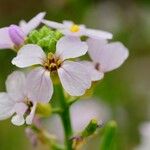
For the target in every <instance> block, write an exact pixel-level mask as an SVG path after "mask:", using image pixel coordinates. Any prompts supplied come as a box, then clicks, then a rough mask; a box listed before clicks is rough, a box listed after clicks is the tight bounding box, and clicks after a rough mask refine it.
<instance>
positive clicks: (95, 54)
mask: <svg viewBox="0 0 150 150" xmlns="http://www.w3.org/2000/svg"><path fill="white" fill-rule="evenodd" d="M107 43H108V42H107V40H95V39H92V38H88V40H87V44H88V53H89V55H90V57H91V59H92V61H93V62H99V55H100V54H99V53H100V49H103V47H104V46H105V45H106V44H107Z"/></svg>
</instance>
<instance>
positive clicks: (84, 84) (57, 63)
mask: <svg viewBox="0 0 150 150" xmlns="http://www.w3.org/2000/svg"><path fill="white" fill-rule="evenodd" d="M87 49H88V46H87V44H86V43H85V42H81V41H80V39H78V38H75V37H62V38H61V39H60V40H59V41H58V42H57V44H56V52H55V54H52V53H49V54H48V56H46V54H45V53H44V51H43V50H42V48H41V47H39V46H38V45H33V44H28V45H25V46H23V47H22V48H21V49H20V50H19V52H18V53H17V56H16V57H15V58H14V59H13V60H12V63H13V64H14V65H16V66H18V67H21V68H24V67H28V66H32V65H37V64H39V65H41V66H40V67H37V68H35V69H34V70H32V71H31V72H30V73H29V80H30V86H29V87H28V89H29V90H30V89H31V90H32V93H31V94H32V95H30V96H31V97H33V98H34V97H35V94H34V93H41V95H42V93H43V97H44V96H45V99H46V97H48V96H47V94H46V93H50V95H52V93H53V86H52V81H51V78H50V73H53V72H57V73H58V76H59V78H60V81H61V83H62V86H63V87H64V89H65V90H66V92H68V93H69V94H70V95H72V96H80V95H83V94H84V92H85V90H86V89H88V88H89V87H90V85H91V78H90V77H89V75H88V72H87V69H86V67H85V66H84V65H82V64H81V63H80V62H74V61H69V60H68V59H69V58H76V57H79V56H82V55H84V54H85V53H86V52H87Z"/></svg>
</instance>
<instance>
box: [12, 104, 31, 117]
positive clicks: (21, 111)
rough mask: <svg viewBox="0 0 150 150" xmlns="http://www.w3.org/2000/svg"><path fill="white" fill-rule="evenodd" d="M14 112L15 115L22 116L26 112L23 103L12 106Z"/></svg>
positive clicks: (25, 106)
mask: <svg viewBox="0 0 150 150" xmlns="http://www.w3.org/2000/svg"><path fill="white" fill-rule="evenodd" d="M14 109H15V112H16V113H17V115H22V116H23V115H24V113H25V112H26V111H27V109H28V106H27V105H26V104H25V103H23V102H22V103H21V102H20V103H16V104H15V106H14Z"/></svg>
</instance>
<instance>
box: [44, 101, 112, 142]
mask: <svg viewBox="0 0 150 150" xmlns="http://www.w3.org/2000/svg"><path fill="white" fill-rule="evenodd" d="M70 115H71V117H70V118H71V122H72V127H73V131H74V132H75V133H80V132H81V131H83V130H84V129H85V127H86V126H87V125H88V124H89V122H90V121H91V120H92V119H96V120H97V121H98V123H99V124H101V123H104V122H107V121H108V120H109V119H110V118H111V111H110V108H109V107H108V106H107V105H106V104H105V103H102V101H100V100H97V99H80V100H79V101H77V102H76V103H74V104H73V105H72V106H71V108H70ZM42 124H43V125H44V127H46V128H47V129H48V130H49V132H50V133H51V134H53V135H56V136H57V138H58V140H60V141H63V137H64V136H63V134H64V133H63V126H62V125H61V120H60V118H59V117H58V116H57V115H53V116H52V117H51V118H50V119H46V120H42Z"/></svg>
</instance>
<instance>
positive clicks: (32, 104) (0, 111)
mask: <svg viewBox="0 0 150 150" xmlns="http://www.w3.org/2000/svg"><path fill="white" fill-rule="evenodd" d="M29 81H30V80H28V76H27V77H25V75H24V74H23V73H22V72H20V71H15V72H13V73H12V74H11V75H9V76H8V78H7V80H6V89H7V92H2V93H0V120H4V119H7V118H9V117H10V116H12V115H13V114H14V113H15V115H14V116H13V117H12V119H11V121H12V123H13V124H14V125H17V126H20V125H23V124H24V123H25V121H26V123H27V124H31V123H32V120H33V118H34V114H35V110H36V105H37V102H43V101H42V100H43V99H31V98H30V95H31V93H32V90H31V89H30V90H29V89H28V86H29V85H30V82H29ZM33 92H34V91H33ZM34 94H36V98H37V97H39V98H40V96H39V93H34ZM43 94H44V93H43ZM32 98H33V97H32ZM47 102H48V101H47ZM24 116H26V119H24Z"/></svg>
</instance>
